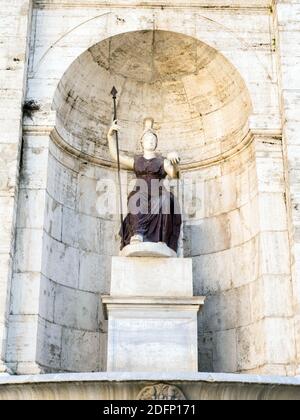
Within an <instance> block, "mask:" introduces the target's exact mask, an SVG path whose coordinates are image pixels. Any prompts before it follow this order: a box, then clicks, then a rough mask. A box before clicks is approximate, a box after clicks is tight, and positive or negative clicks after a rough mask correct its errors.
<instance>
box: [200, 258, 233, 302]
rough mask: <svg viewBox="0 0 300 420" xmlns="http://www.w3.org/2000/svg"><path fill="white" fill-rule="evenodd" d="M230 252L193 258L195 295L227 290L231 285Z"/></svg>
mask: <svg viewBox="0 0 300 420" xmlns="http://www.w3.org/2000/svg"><path fill="white" fill-rule="evenodd" d="M231 252H232V250H226V251H223V252H218V253H215V254H208V255H202V256H200V257H194V258H193V281H194V292H195V294H196V295H198V294H200V295H204V296H206V295H211V294H215V293H217V292H223V291H225V290H229V289H230V288H231V284H232V274H231V272H232V270H231V264H230V263H228V262H229V261H230V258H231Z"/></svg>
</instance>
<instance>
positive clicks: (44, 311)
mask: <svg viewBox="0 0 300 420" xmlns="http://www.w3.org/2000/svg"><path fill="white" fill-rule="evenodd" d="M55 292H56V283H54V282H52V281H51V280H49V279H47V278H46V277H45V276H43V275H42V274H41V284H40V295H39V314H40V316H41V318H43V319H44V320H47V321H50V322H53V321H54V304H55Z"/></svg>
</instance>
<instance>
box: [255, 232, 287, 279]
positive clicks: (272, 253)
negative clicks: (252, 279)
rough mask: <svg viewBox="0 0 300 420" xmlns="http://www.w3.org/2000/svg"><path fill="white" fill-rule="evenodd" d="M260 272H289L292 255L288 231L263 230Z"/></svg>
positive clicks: (261, 235)
mask: <svg viewBox="0 0 300 420" xmlns="http://www.w3.org/2000/svg"><path fill="white" fill-rule="evenodd" d="M260 253H261V255H262V260H261V266H260V274H287V275H288V274H289V273H290V255H289V238H288V234H287V232H262V233H261V234H260Z"/></svg>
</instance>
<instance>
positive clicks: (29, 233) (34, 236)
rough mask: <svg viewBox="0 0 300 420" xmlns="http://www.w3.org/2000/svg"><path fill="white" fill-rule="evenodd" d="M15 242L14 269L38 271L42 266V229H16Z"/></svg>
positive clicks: (18, 270) (17, 270)
mask: <svg viewBox="0 0 300 420" xmlns="http://www.w3.org/2000/svg"><path fill="white" fill-rule="evenodd" d="M16 243H17V245H16V253H15V261H14V268H15V271H16V272H40V271H41V268H42V251H43V230H42V229H18V230H17V238H16ZM29 250H30V252H29Z"/></svg>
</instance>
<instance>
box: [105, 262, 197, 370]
mask: <svg viewBox="0 0 300 420" xmlns="http://www.w3.org/2000/svg"><path fill="white" fill-rule="evenodd" d="M204 300H205V298H204V297H193V277H192V260H191V259H183V258H182V259H181V258H126V257H114V258H113V261H112V280H111V294H110V296H102V302H103V304H104V308H105V312H106V316H107V318H108V350H107V353H108V360H107V370H108V371H117V372H197V370H198V343H197V313H198V311H199V309H200V308H201V307H202V306H203V305H204Z"/></svg>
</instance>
